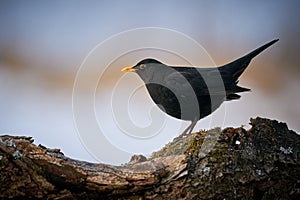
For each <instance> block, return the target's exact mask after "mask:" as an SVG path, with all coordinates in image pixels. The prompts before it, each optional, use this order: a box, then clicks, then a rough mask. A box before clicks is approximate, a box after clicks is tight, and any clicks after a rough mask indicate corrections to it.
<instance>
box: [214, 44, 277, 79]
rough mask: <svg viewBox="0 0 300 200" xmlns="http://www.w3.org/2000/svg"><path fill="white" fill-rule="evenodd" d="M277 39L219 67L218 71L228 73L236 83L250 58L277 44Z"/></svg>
mask: <svg viewBox="0 0 300 200" xmlns="http://www.w3.org/2000/svg"><path fill="white" fill-rule="evenodd" d="M278 40H279V39H275V40H272V41H271V42H269V43H267V44H265V45H263V46H261V47H259V48H257V49H255V50H254V51H252V52H250V53H248V54H247V55H245V56H243V57H241V58H239V59H237V60H235V61H233V62H231V63H229V64H226V65H224V66H222V67H220V70H222V68H223V70H224V71H227V72H229V74H230V75H231V77H232V80H233V81H234V82H236V81H237V80H238V78H239V77H240V75H241V74H242V73H243V72H244V70H245V69H246V68H247V67H248V65H249V63H250V61H251V60H252V58H254V57H255V56H257V55H258V54H260V53H261V52H262V51H263V50H265V49H266V48H268V47H269V46H271V45H272V44H274V43H275V42H277V41H278Z"/></svg>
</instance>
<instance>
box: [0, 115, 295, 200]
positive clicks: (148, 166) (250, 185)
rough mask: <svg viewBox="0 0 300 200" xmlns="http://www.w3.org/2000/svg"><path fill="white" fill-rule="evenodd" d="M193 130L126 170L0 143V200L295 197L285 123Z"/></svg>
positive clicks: (17, 140)
mask: <svg viewBox="0 0 300 200" xmlns="http://www.w3.org/2000/svg"><path fill="white" fill-rule="evenodd" d="M250 124H251V125H252V128H251V129H249V130H245V129H244V128H226V129H224V130H221V129H218V128H216V129H213V130H210V131H200V132H198V133H194V134H191V135H189V136H188V137H185V138H182V139H177V140H176V141H173V142H171V143H169V144H167V145H166V146H165V147H164V148H163V149H162V150H160V151H158V152H155V153H153V156H152V157H151V158H148V159H145V157H143V156H135V157H134V159H132V162H130V163H129V164H127V165H124V166H113V165H106V164H94V163H88V162H84V161H78V160H73V159H71V158H68V157H65V156H64V155H63V154H62V153H61V152H60V151H59V150H58V149H54V150H53V149H47V148H45V147H43V146H41V145H39V146H36V145H34V144H33V143H32V142H33V140H32V138H29V137H15V136H7V135H6V136H1V137H0V138H1V139H0V170H1V172H0V173H1V176H0V185H1V187H0V198H1V199H4V198H15V199H19V198H25V197H26V198H43V199H52V198H53V199H55V198H59V199H300V198H299V197H300V165H299V156H300V136H299V135H298V134H296V133H295V132H293V131H291V130H289V129H288V128H287V126H286V124H284V123H278V122H277V121H275V120H269V119H263V118H256V119H251V122H250Z"/></svg>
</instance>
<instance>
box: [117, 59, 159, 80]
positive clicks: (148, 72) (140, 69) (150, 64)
mask: <svg viewBox="0 0 300 200" xmlns="http://www.w3.org/2000/svg"><path fill="white" fill-rule="evenodd" d="M162 66H164V64H163V63H161V62H159V61H157V60H155V59H153V58H147V59H144V60H142V61H140V62H138V63H137V64H136V65H135V66H129V67H125V68H123V69H122V71H123V72H136V73H137V74H138V75H139V76H140V77H141V78H142V79H143V80H144V81H145V82H147V81H149V79H151V78H152V77H153V74H154V73H155V72H157V70H158V69H159V68H161V67H162Z"/></svg>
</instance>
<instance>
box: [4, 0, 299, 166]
mask: <svg viewBox="0 0 300 200" xmlns="http://www.w3.org/2000/svg"><path fill="white" fill-rule="evenodd" d="M299 8H300V3H299V1H297V0H294V1H291V0H288V1H280V0H278V1H274V0H273V1H258V0H257V1H237V0H236V1H233V0H229V1H222V0H220V1H214V0H213V1H196V0H194V1H173V0H172V1H155V0H153V1H141V0H137V1H131V0H129V1H121V0H120V1H10V0H1V1H0V27H1V31H0V91H1V93H0V134H11V135H28V136H32V137H34V139H35V143H36V144H39V143H41V144H43V145H45V146H47V147H50V148H60V149H61V150H62V151H63V152H64V153H65V154H66V155H67V156H70V157H72V158H75V159H81V160H86V161H92V162H99V160H97V159H95V155H92V154H91V153H89V152H88V150H87V148H86V147H85V145H84V144H82V142H81V140H80V137H78V133H77V132H76V126H75V123H74V120H73V113H72V89H73V84H74V81H75V77H76V73H77V71H78V69H79V67H80V65H81V63H82V62H83V60H84V59H85V57H86V56H87V55H88V53H89V52H90V51H91V50H92V49H93V48H94V47H95V46H96V45H98V44H99V43H101V42H103V41H104V40H106V39H107V38H109V37H111V36H112V35H115V34H118V33H120V32H122V31H126V30H129V29H134V28H141V27H162V28H168V29H173V30H176V31H179V32H182V33H184V34H186V35H188V36H189V37H191V38H193V39H194V40H196V41H197V42H198V43H199V44H200V45H202V46H203V47H204V48H205V50H206V51H207V52H208V53H209V55H210V56H211V58H212V59H213V61H214V62H215V63H216V64H217V65H223V64H226V63H228V62H230V61H232V60H234V59H236V58H238V57H240V56H242V55H245V54H246V53H248V52H249V51H251V50H254V49H255V48H257V47H259V46H260V45H262V44H264V43H266V42H268V41H270V40H272V39H275V38H279V39H280V41H279V42H278V43H276V44H275V45H274V46H271V47H270V48H269V49H267V50H266V51H264V52H263V53H262V54H260V55H259V56H257V57H256V58H255V59H254V60H253V61H252V62H251V64H250V66H249V68H248V69H247V70H246V71H245V72H244V74H243V75H242V77H241V78H240V85H241V86H244V87H247V88H251V89H252V92H250V93H243V94H242V98H241V99H240V100H239V101H233V102H226V103H225V105H223V106H226V118H225V120H224V123H223V124H220V126H222V127H228V126H233V127H239V126H241V125H247V124H248V123H249V119H250V118H251V117H256V116H261V117H268V118H271V119H276V120H279V121H283V122H286V123H287V124H288V127H289V128H290V129H293V130H295V131H296V132H298V133H299V131H300V123H299V119H300V106H299V102H300V93H299V88H300V79H299V75H300V58H299V52H300V40H299V35H300V12H299ZM174 42H176V41H174ZM149 57H153V55H149ZM123 60H125V61H124V65H122V66H116V67H114V68H113V69H114V70H110V71H109V72H107V77H110V78H106V79H104V80H106V82H105V81H104V82H102V85H101V87H102V88H105V87H106V86H109V85H110V81H109V80H111V79H114V78H115V79H116V78H117V77H120V76H121V73H120V69H121V68H123V67H124V66H126V65H128V64H130V65H134V64H136V63H131V61H130V62H129V61H126V57H125V58H123ZM119 64H120V63H119ZM168 64H172V65H176V64H177V63H173V62H172V63H171V61H170V63H168ZM99 67H101V63H99ZM129 76H132V77H134V76H133V75H129ZM134 81H139V80H138V78H137V77H136V79H134ZM124 87H126V85H124ZM100 92H101V91H100ZM139 93H140V95H142V96H147V94H146V92H139ZM84 94H85V93H84V91H82V98H84ZM98 95H100V97H99V98H101V96H103V98H105V93H101V94H98ZM148 104H151V101H149V102H148ZM100 107H101V106H100ZM141 107H143V101H135V102H134V103H133V105H131V109H132V112H133V114H132V116H133V119H135V117H134V109H140V108H141ZM99 113H100V114H99V116H98V118H101V110H100V111H99ZM137 115H138V116H142V115H140V114H137ZM103 117H105V116H103ZM169 120H173V122H172V123H174V124H176V123H178V120H175V119H172V118H170V119H169ZM188 124H189V123H187V124H186V125H188ZM246 127H247V128H249V126H246ZM199 129H207V126H206V123H205V122H201V121H199V122H198V124H197V127H196V128H195V129H194V130H195V131H196V130H199ZM172 130H173V129H172V126H169V127H166V129H165V130H163V132H164V134H168V133H169V132H170V131H172ZM110 131H112V132H114V131H115V130H113V129H112V130H110ZM173 131H174V133H172V134H173V135H171V138H172V137H175V136H176V135H178V134H179V132H178V131H177V129H176V130H173ZM107 134H109V133H107ZM171 138H165V141H162V143H161V147H162V146H163V144H166V143H168V142H169V141H170V140H171ZM123 143H124V144H123V145H124V146H126V140H123ZM137 143H140V144H141V143H142V142H141V141H137ZM130 145H134V144H130ZM159 148H160V147H159V146H155V148H154V149H153V151H154V150H158V149H159ZM146 149H147V151H143V145H141V149H140V150H139V149H137V150H135V152H131V153H145V154H149V153H151V145H150V147H147V148H146ZM103 151H105V149H103ZM106 153H109V152H106ZM112 156H113V157H115V158H117V159H116V161H111V162H110V161H107V162H110V163H112V164H120V163H125V162H127V161H128V160H129V159H130V157H126V156H125V157H124V156H120V157H118V155H112Z"/></svg>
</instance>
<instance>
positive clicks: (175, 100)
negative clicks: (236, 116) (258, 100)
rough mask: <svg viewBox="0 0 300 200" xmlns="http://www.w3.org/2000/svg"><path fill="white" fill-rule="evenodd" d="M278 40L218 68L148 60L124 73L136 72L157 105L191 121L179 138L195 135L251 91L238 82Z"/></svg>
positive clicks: (125, 70)
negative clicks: (197, 128)
mask: <svg viewBox="0 0 300 200" xmlns="http://www.w3.org/2000/svg"><path fill="white" fill-rule="evenodd" d="M278 40H279V39H275V40H273V41H271V42H269V43H267V44H265V45H263V46H261V47H259V48H257V49H256V50H254V51H252V52H250V53H249V54H247V55H245V56H243V57H241V58H239V59H237V60H235V61H233V62H231V63H228V64H226V65H223V66H220V67H215V68H196V67H179V66H168V65H166V64H163V63H161V62H160V61H157V60H155V59H152V58H147V59H144V60H142V61H140V62H139V63H137V64H136V65H135V66H130V67H125V68H123V69H122V71H123V72H136V73H137V74H138V75H139V76H140V78H141V79H142V80H143V81H144V83H145V85H146V88H147V90H148V92H149V95H150V96H151V98H152V100H153V101H154V103H155V104H157V105H158V106H159V108H160V109H161V110H163V111H164V112H165V113H167V114H168V115H170V116H172V117H175V118H177V119H182V120H187V121H191V124H190V125H189V126H188V127H187V128H186V129H185V130H184V131H183V133H182V134H181V135H180V136H179V137H182V136H184V135H186V134H187V133H191V132H192V130H193V128H194V126H195V125H196V123H197V121H198V120H200V119H202V118H204V117H206V116H208V115H209V114H211V113H212V112H214V111H215V110H216V109H217V108H218V107H219V106H220V105H221V104H222V103H223V102H224V101H231V100H236V99H239V98H240V97H241V96H240V95H238V94H237V93H240V92H246V91H250V89H248V88H244V87H240V86H238V85H237V84H238V78H239V77H240V75H241V74H242V73H243V72H244V70H245V69H246V68H247V66H248V65H249V63H250V61H251V60H252V58H254V57H255V56H256V55H258V54H259V53H261V52H262V51H263V50H265V49H266V48H268V47H269V46H271V45H272V44H274V43H275V42H277V41H278Z"/></svg>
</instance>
